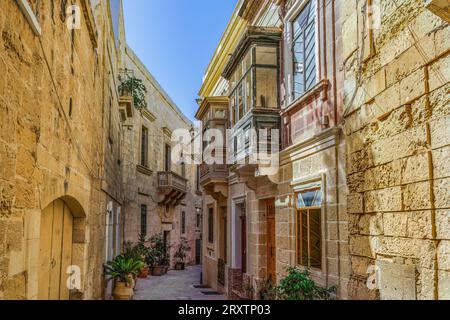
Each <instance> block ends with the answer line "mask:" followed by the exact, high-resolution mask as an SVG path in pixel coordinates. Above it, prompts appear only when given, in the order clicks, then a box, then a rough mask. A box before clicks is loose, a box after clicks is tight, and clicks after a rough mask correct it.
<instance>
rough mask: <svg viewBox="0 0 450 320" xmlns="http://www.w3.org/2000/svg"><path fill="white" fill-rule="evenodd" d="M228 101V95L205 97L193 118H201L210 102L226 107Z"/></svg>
mask: <svg viewBox="0 0 450 320" xmlns="http://www.w3.org/2000/svg"><path fill="white" fill-rule="evenodd" d="M228 101H229V99H228V97H206V98H205V99H203V101H202V103H201V105H200V108H199V109H198V110H197V113H196V114H195V118H196V119H197V120H202V119H203V116H204V115H205V113H206V111H208V109H209V107H210V106H211V104H217V105H224V106H227V107H228Z"/></svg>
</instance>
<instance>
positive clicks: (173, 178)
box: [158, 172, 187, 206]
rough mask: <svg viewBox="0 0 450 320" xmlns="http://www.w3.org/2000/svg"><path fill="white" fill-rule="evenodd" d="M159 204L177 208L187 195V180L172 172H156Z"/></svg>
mask: <svg viewBox="0 0 450 320" xmlns="http://www.w3.org/2000/svg"><path fill="white" fill-rule="evenodd" d="M158 192H159V203H161V204H164V205H172V206H177V205H178V204H179V203H180V202H181V201H182V200H183V199H184V197H185V196H186V194H187V180H186V179H185V178H183V177H182V176H180V175H178V174H176V173H174V172H158Z"/></svg>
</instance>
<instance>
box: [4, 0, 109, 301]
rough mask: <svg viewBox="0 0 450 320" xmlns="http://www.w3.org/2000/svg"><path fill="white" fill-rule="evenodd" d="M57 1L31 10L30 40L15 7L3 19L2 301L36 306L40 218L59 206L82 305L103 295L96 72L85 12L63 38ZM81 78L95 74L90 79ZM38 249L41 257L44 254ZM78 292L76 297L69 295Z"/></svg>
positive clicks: (99, 113) (99, 108)
mask: <svg viewBox="0 0 450 320" xmlns="http://www.w3.org/2000/svg"><path fill="white" fill-rule="evenodd" d="M60 2H61V1H51V2H49V1H41V2H40V3H39V7H38V8H35V13H37V12H39V13H40V14H38V21H39V25H40V27H41V29H42V35H41V36H36V35H35V34H34V33H33V30H32V28H31V25H30V24H29V23H28V22H27V20H26V19H25V16H24V15H23V14H22V12H21V10H20V9H19V7H18V5H17V3H16V1H13V0H7V1H3V2H2V5H1V6H2V9H1V12H0V33H1V35H2V36H1V38H0V48H1V49H0V74H1V75H2V76H1V77H0V123H1V126H0V203H1V205H0V235H1V238H0V299H36V298H37V295H38V291H39V288H38V276H39V270H38V258H39V252H40V245H39V242H40V238H41V234H40V222H41V213H42V210H44V209H45V208H46V207H47V206H48V205H49V204H51V203H52V202H53V201H55V200H57V199H62V200H64V201H65V202H66V204H67V205H68V207H69V208H70V209H71V211H72V214H73V216H74V227H73V228H74V230H73V243H72V264H74V265H78V266H79V267H80V268H81V276H82V282H81V295H80V294H77V297H82V298H86V299H89V298H100V297H101V295H102V283H101V279H102V272H103V271H102V263H103V259H102V257H103V256H104V254H103V253H104V246H103V243H104V242H103V241H102V236H101V235H102V234H104V214H103V212H104V210H103V204H104V194H103V193H102V192H101V178H102V177H101V172H102V163H103V158H102V152H101V150H103V133H102V123H103V119H102V116H103V110H102V107H103V97H102V95H101V94H99V93H100V92H102V81H101V74H102V69H101V65H100V64H99V60H98V59H97V58H98V56H97V54H96V52H95V48H96V46H97V44H96V40H98V39H96V38H95V37H94V36H93V34H92V33H91V32H90V30H92V28H93V25H92V24H91V22H92V21H90V20H89V19H88V18H87V17H88V15H86V14H88V13H89V12H90V10H91V8H90V7H89V6H86V3H85V2H84V1H76V4H77V5H79V7H80V8H83V9H84V11H83V14H82V25H81V29H80V30H76V31H69V30H68V28H67V27H66V24H65V19H66V14H65V12H64V10H60V8H61V3H60ZM86 70H91V71H90V72H86ZM41 249H42V248H41ZM73 293H75V292H73Z"/></svg>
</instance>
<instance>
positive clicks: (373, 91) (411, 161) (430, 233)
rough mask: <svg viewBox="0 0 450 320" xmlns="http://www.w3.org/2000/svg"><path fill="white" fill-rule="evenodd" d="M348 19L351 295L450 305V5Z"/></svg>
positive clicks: (380, 8) (365, 7) (371, 8)
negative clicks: (440, 301)
mask: <svg viewBox="0 0 450 320" xmlns="http://www.w3.org/2000/svg"><path fill="white" fill-rule="evenodd" d="M443 5H444V6H445V5H447V8H446V9H445V8H443ZM342 9H343V16H342V18H343V22H342V29H343V40H342V43H343V49H342V50H343V59H344V60H343V61H344V69H345V85H344V88H345V91H344V101H345V108H346V110H345V114H344V116H345V134H346V142H347V164H348V166H347V179H348V185H349V189H350V190H349V191H350V194H349V196H348V213H349V216H348V218H349V233H350V258H351V266H352V269H351V280H350V284H349V295H350V297H351V298H355V299H365V298H371V299H372V298H381V299H421V300H427V299H449V298H450V269H449V267H450V266H449V263H448V262H449V256H450V255H449V252H450V251H449V247H450V242H449V236H450V235H449V230H450V225H449V221H450V212H449V210H448V208H449V199H450V197H449V192H450V180H449V175H450V169H449V168H450V163H449V159H450V156H449V150H450V149H449V143H450V129H449V123H450V108H449V77H450V69H449V65H450V57H449V48H450V42H449V39H450V36H449V32H450V29H449V25H448V22H449V16H448V3H447V4H445V1H347V4H346V6H345V7H343V8H342ZM445 12H447V14H445ZM445 19H446V20H445ZM368 277H369V278H368ZM370 277H371V278H372V279H370ZM368 280H369V281H368ZM367 283H369V284H373V285H372V286H370V287H368V285H367Z"/></svg>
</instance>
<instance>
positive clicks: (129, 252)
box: [123, 237, 148, 280]
mask: <svg viewBox="0 0 450 320" xmlns="http://www.w3.org/2000/svg"><path fill="white" fill-rule="evenodd" d="M145 241H146V240H145V237H139V242H138V243H137V244H136V245H134V244H133V243H132V242H129V241H128V242H126V243H125V245H124V253H123V256H124V257H125V258H128V259H134V260H139V261H141V262H142V269H141V270H140V272H139V273H138V274H137V275H136V276H135V277H134V280H136V279H137V278H147V276H148V266H147V264H146V263H145V255H146V252H147V250H148V248H146V247H145ZM146 272H147V276H145V273H146Z"/></svg>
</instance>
